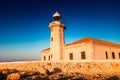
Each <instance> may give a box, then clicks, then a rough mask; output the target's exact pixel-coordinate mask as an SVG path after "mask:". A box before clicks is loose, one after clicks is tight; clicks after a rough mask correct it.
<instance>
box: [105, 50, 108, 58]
mask: <svg viewBox="0 0 120 80" xmlns="http://www.w3.org/2000/svg"><path fill="white" fill-rule="evenodd" d="M105 55H106V59H108V54H107V51H106V52H105Z"/></svg>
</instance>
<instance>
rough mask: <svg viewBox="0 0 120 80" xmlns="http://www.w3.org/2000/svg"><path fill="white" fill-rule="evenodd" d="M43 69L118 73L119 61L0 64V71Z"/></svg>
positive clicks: (119, 69) (119, 70)
mask: <svg viewBox="0 0 120 80" xmlns="http://www.w3.org/2000/svg"><path fill="white" fill-rule="evenodd" d="M42 67H44V68H46V69H48V70H49V71H54V69H59V70H61V71H63V72H85V73H91V72H92V73H98V72H99V73H103V72H108V73H111V72H112V73H113V72H115V73H119V72H120V61H117V60H114V61H107V60H106V61H86V60H85V61H81V62H77V61H76V62H75V61H74V62H65V61H61V62H41V61H32V62H11V63H0V69H17V70H24V71H25V70H26V71H28V70H29V71H41V68H42Z"/></svg>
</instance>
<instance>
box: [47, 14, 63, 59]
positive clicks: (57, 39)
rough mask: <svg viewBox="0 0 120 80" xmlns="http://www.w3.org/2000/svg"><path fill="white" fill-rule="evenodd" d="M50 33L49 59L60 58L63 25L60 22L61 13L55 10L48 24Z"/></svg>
mask: <svg viewBox="0 0 120 80" xmlns="http://www.w3.org/2000/svg"><path fill="white" fill-rule="evenodd" d="M49 29H50V32H51V35H50V55H51V59H50V60H51V61H59V60H62V54H63V47H64V29H65V25H64V24H62V23H61V15H60V14H59V13H58V12H56V13H54V14H53V21H52V22H51V23H50V24H49Z"/></svg>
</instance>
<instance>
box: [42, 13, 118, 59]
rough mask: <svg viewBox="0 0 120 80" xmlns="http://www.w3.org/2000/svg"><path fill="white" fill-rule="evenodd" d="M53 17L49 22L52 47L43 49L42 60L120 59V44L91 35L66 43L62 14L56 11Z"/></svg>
mask: <svg viewBox="0 0 120 80" xmlns="http://www.w3.org/2000/svg"><path fill="white" fill-rule="evenodd" d="M53 19H54V20H53V21H52V22H51V23H50V24H49V29H50V33H51V35H50V48H47V49H44V50H42V51H41V54H42V56H41V57H42V61H60V60H65V61H67V60H76V61H79V60H119V59H120V44H116V43H112V42H108V41H104V40H99V39H95V38H90V37H86V38H83V39H80V40H78V41H75V42H73V43H70V44H65V42H64V30H65V25H64V24H62V22H61V15H60V14H59V13H58V12H56V13H55V14H53Z"/></svg>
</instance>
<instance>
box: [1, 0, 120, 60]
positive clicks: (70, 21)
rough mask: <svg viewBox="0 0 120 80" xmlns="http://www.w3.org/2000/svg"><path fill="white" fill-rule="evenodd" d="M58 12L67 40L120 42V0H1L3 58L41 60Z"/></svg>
mask: <svg viewBox="0 0 120 80" xmlns="http://www.w3.org/2000/svg"><path fill="white" fill-rule="evenodd" d="M56 11H58V12H59V13H60V14H61V16H62V22H63V23H64V24H65V25H66V30H65V41H66V43H70V42H73V41H76V40H78V39H81V38H83V37H87V36H89V37H93V38H98V39H103V40H108V41H112V42H116V43H120V31H119V30H120V0H0V61H7V60H35V59H39V58H40V51H41V50H42V49H44V48H47V47H49V36H50V31H49V29H48V25H49V22H50V21H52V15H53V13H55V12H56Z"/></svg>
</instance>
